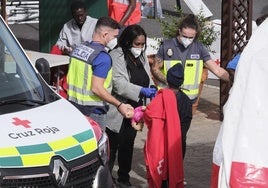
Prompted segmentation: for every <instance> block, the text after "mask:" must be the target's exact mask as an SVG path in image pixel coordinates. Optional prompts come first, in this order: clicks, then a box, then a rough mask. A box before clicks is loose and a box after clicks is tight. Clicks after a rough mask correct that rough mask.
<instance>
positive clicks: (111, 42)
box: [106, 38, 117, 50]
mask: <svg viewBox="0 0 268 188" xmlns="http://www.w3.org/2000/svg"><path fill="white" fill-rule="evenodd" d="M116 45H117V38H114V39H112V40H110V41H109V42H108V43H107V44H106V47H107V48H109V49H110V50H112V49H114V47H115V46H116Z"/></svg>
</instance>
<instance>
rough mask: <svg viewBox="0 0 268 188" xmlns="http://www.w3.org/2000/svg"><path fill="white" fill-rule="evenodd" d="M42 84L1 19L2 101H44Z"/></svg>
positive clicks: (0, 85)
mask: <svg viewBox="0 0 268 188" xmlns="http://www.w3.org/2000/svg"><path fill="white" fill-rule="evenodd" d="M43 95H44V94H43V91H42V86H41V83H40V81H39V79H38V77H37V74H36V72H35V71H34V69H33V67H32V66H31V64H30V61H29V60H28V59H27V57H26V55H25V54H24V52H23V50H22V49H21V47H20V46H19V44H18V42H17V41H16V39H15V38H14V37H13V35H12V34H11V32H10V31H9V30H8V28H7V27H6V25H5V24H4V22H3V20H2V19H0V101H3V100H10V99H20V98H21V99H31V100H43V99H44V96H43Z"/></svg>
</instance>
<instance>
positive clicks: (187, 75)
mask: <svg viewBox="0 0 268 188" xmlns="http://www.w3.org/2000/svg"><path fill="white" fill-rule="evenodd" d="M199 32H200V31H199V24H198V20H197V18H196V17H195V16H194V15H193V14H190V15H187V16H185V18H184V19H183V20H182V22H181V25H180V26H179V28H178V32H177V36H176V37H174V38H172V39H169V40H165V41H164V42H163V43H162V44H161V46H160V48H159V50H158V53H157V55H156V58H155V60H154V63H153V65H152V74H153V76H154V78H155V80H156V81H157V83H156V84H157V85H158V86H159V87H166V86H167V81H166V73H167V71H168V69H169V68H170V67H172V66H173V65H175V64H177V63H181V64H182V65H183V67H184V82H183V85H182V86H181V88H182V90H183V91H184V92H185V94H187V95H188V97H189V98H190V99H191V100H192V103H193V104H194V103H195V102H196V100H197V97H198V94H199V85H200V83H201V78H202V72H203V66H204V67H205V68H207V69H208V70H210V71H211V72H213V73H214V74H215V75H216V76H218V77H219V78H221V79H222V80H225V81H229V74H228V72H227V71H226V70H225V69H223V68H222V67H219V66H217V64H216V63H215V62H214V61H213V60H212V59H211V57H210V54H209V52H208V50H207V49H206V48H205V46H204V45H203V44H202V43H200V42H198V41H197V38H198V34H199ZM193 109H194V107H193Z"/></svg>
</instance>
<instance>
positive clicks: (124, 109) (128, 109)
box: [117, 103, 134, 118]
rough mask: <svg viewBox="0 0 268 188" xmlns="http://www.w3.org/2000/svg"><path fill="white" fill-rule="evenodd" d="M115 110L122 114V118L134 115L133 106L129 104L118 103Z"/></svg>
mask: <svg viewBox="0 0 268 188" xmlns="http://www.w3.org/2000/svg"><path fill="white" fill-rule="evenodd" d="M117 110H118V111H119V112H120V113H121V114H122V116H124V118H132V117H133V115H134V108H133V107H132V106H131V105H130V104H124V103H120V104H119V105H118V106H117Z"/></svg>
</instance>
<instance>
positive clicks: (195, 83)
mask: <svg viewBox="0 0 268 188" xmlns="http://www.w3.org/2000/svg"><path fill="white" fill-rule="evenodd" d="M177 63H182V62H181V61H179V60H164V66H163V69H162V70H161V72H162V73H163V74H164V75H165V76H166V75H167V71H168V69H170V68H171V67H172V66H174V65H175V64H177ZM202 71H203V61H202V60H186V62H185V66H184V82H183V84H182V86H181V88H182V90H183V92H184V93H185V94H186V95H187V96H188V97H189V98H190V99H191V100H192V99H195V98H197V96H198V92H199V85H200V82H201V77H202Z"/></svg>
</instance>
